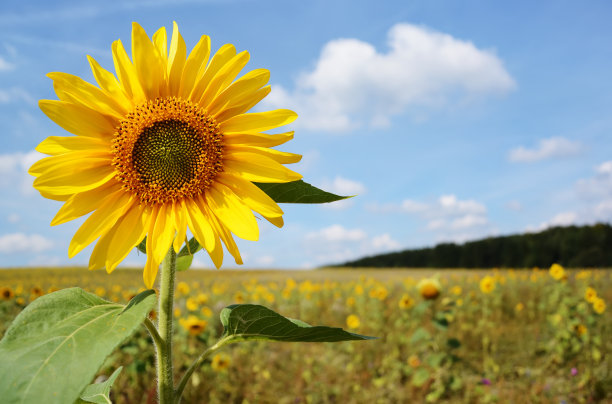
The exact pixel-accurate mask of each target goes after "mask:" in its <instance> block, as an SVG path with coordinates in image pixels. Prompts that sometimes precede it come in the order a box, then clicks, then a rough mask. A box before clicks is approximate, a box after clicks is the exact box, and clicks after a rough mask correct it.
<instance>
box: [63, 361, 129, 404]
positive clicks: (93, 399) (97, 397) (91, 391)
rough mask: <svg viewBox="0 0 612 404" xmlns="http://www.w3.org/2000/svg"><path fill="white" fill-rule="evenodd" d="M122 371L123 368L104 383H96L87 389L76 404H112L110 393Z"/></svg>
mask: <svg viewBox="0 0 612 404" xmlns="http://www.w3.org/2000/svg"><path fill="white" fill-rule="evenodd" d="M121 369H123V366H120V367H119V368H118V369H117V370H115V371H114V372H113V374H112V375H110V377H109V378H108V379H107V380H106V381H104V382H102V383H94V384H90V385H89V386H87V387H85V390H83V392H82V393H81V397H79V399H77V401H76V403H75V404H83V403H94V404H112V401H111V399H110V391H111V387H112V386H113V383H114V382H115V379H116V378H117V376H119V373H121Z"/></svg>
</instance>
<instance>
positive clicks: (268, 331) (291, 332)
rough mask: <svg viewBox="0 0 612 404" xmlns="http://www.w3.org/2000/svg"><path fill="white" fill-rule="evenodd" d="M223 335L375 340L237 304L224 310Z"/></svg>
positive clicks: (237, 338)
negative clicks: (314, 325)
mask: <svg viewBox="0 0 612 404" xmlns="http://www.w3.org/2000/svg"><path fill="white" fill-rule="evenodd" d="M221 323H222V324H223V327H224V331H223V337H224V338H227V339H228V340H229V341H228V342H236V341H243V340H255V339H264V340H274V341H292V342H298V341H301V342H336V341H349V340H365V339H374V337H367V336H365V335H359V334H353V333H351V332H347V331H344V330H343V329H342V328H333V327H323V326H316V327H313V326H310V325H308V324H307V323H305V322H303V321H300V320H290V319H288V318H286V317H283V316H281V315H280V314H278V313H276V312H274V311H272V310H270V309H268V308H267V307H264V306H259V305H255V304H234V305H231V306H228V307H226V308H224V309H223V310H222V311H221Z"/></svg>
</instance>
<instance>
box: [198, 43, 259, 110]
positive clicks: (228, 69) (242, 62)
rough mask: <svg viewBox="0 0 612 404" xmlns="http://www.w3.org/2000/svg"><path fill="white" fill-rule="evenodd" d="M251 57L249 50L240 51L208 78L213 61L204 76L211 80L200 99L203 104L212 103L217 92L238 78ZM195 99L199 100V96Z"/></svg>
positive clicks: (204, 78)
mask: <svg viewBox="0 0 612 404" xmlns="http://www.w3.org/2000/svg"><path fill="white" fill-rule="evenodd" d="M249 58H250V55H249V53H248V52H247V51H243V52H240V53H239V54H237V55H236V56H234V57H233V58H231V59H230V60H228V61H227V62H226V63H225V64H224V65H223V66H221V68H220V69H219V70H218V71H216V72H213V73H212V75H211V76H210V77H208V79H207V76H208V72H209V70H210V69H211V68H212V62H211V65H210V66H209V67H208V69H206V73H205V74H204V77H203V78H202V81H205V80H209V83H208V86H206V91H204V94H203V95H202V98H200V99H199V103H200V104H201V105H208V104H210V103H211V101H212V100H213V99H214V98H215V97H216V96H217V94H219V93H220V92H221V91H223V90H225V88H226V87H227V86H228V85H229V84H230V83H231V82H232V81H233V80H234V79H235V78H236V76H238V73H240V71H241V70H242V69H243V68H244V66H246V64H247V63H248V61H249ZM213 61H214V58H213ZM192 99H194V98H192ZM194 100H197V98H195V99H194ZM196 102H197V101H196Z"/></svg>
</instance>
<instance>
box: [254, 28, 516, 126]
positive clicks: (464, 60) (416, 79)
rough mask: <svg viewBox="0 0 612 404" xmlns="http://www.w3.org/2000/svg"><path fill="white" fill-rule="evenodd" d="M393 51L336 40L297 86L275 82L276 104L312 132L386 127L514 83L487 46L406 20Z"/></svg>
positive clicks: (394, 35) (272, 100)
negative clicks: (410, 113) (416, 111)
mask: <svg viewBox="0 0 612 404" xmlns="http://www.w3.org/2000/svg"><path fill="white" fill-rule="evenodd" d="M388 46H389V49H388V51H387V52H379V51H378V50H377V49H376V48H375V47H374V46H373V45H371V44H369V43H367V42H363V41H360V40H358V39H351V38H349V39H336V40H333V41H330V42H328V43H327V44H326V45H325V46H324V47H323V50H322V51H321V54H320V56H319V59H318V60H317V62H316V63H315V66H314V68H313V70H311V71H306V72H304V73H302V74H301V75H300V76H299V77H298V79H297V81H296V83H295V88H294V89H293V90H291V91H290V90H287V89H285V88H283V87H281V86H274V87H273V90H272V93H271V94H270V96H268V97H267V99H266V100H267V102H268V104H269V105H270V106H273V107H276V106H284V107H287V106H290V107H292V108H294V109H295V110H296V111H297V112H298V113H299V114H300V116H301V118H302V119H300V122H299V123H298V124H299V125H303V127H306V128H310V129H324V130H329V131H346V130H350V129H353V128H355V127H359V126H361V125H364V124H369V125H372V126H385V125H388V123H389V121H390V118H391V117H392V116H393V115H397V114H400V113H403V112H405V111H406V110H408V109H409V108H410V107H434V106H436V107H437V106H441V105H444V104H446V103H447V102H449V101H452V100H453V99H461V98H472V97H475V96H484V95H489V94H503V93H506V92H508V91H509V90H512V89H513V88H514V87H515V83H514V80H513V79H512V77H510V75H509V74H508V72H507V71H506V70H505V69H504V67H503V63H502V61H501V60H500V59H499V58H498V57H497V56H496V55H495V54H494V53H493V52H492V51H489V50H481V49H478V48H477V47H476V46H474V44H472V43H471V42H469V41H465V40H461V39H457V38H454V37H452V36H451V35H448V34H444V33H441V32H437V31H434V30H431V29H429V28H426V27H422V26H416V25H412V24H406V23H401V24H397V25H395V26H393V27H392V28H391V29H390V31H389V33H388Z"/></svg>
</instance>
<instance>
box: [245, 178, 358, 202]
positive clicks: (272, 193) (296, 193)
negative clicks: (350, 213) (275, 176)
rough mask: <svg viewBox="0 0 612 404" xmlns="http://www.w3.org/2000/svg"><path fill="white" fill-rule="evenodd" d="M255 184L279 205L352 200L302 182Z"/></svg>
mask: <svg viewBox="0 0 612 404" xmlns="http://www.w3.org/2000/svg"><path fill="white" fill-rule="evenodd" d="M254 184H255V185H257V186H258V187H259V188H260V189H261V190H262V191H264V192H265V193H266V194H268V196H269V197H270V198H272V199H274V201H275V202H277V203H328V202H335V201H339V200H342V199H347V198H351V197H350V196H339V195H335V194H332V193H331V192H327V191H323V190H322V189H319V188H317V187H313V186H312V185H310V184H308V183H306V182H304V181H302V180H299V181H292V182H285V183H282V184H267V183H261V182H255V183H254Z"/></svg>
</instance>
